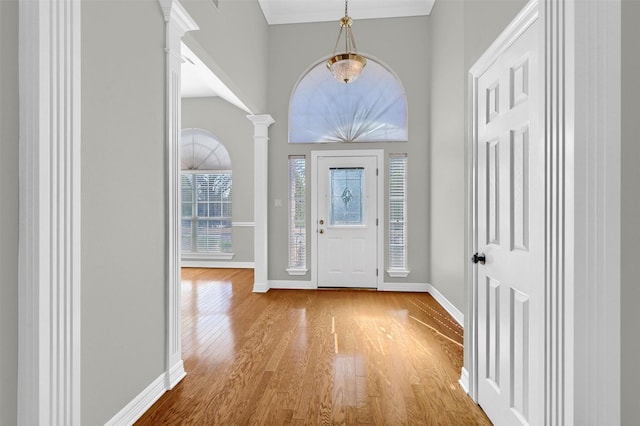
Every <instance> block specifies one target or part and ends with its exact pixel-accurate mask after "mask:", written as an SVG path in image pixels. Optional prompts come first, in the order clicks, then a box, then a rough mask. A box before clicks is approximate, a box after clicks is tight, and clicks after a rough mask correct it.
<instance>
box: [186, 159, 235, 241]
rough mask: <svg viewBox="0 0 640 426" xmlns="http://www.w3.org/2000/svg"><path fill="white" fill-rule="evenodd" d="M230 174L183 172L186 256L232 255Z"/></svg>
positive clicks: (225, 172)
mask: <svg viewBox="0 0 640 426" xmlns="http://www.w3.org/2000/svg"><path fill="white" fill-rule="evenodd" d="M231 189H232V177H231V172H230V171H220V172H215V173H190V172H183V173H182V251H183V253H210V254H221V253H231V249H232V235H231V232H232V228H231V202H232V201H231V198H232V197H231Z"/></svg>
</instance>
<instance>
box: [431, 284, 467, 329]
mask: <svg viewBox="0 0 640 426" xmlns="http://www.w3.org/2000/svg"><path fill="white" fill-rule="evenodd" d="M427 285H428V286H429V290H428V291H429V293H430V294H431V295H432V296H433V298H434V299H436V301H437V302H438V303H439V304H440V305H441V306H442V307H443V308H444V309H445V310H446V311H447V312H449V315H451V316H452V317H453V319H454V320H456V322H457V323H458V324H460V326H461V327H462V328H464V314H463V313H462V312H460V310H459V309H458V308H456V307H455V306H453V303H451V302H449V301H448V300H447V298H446V297H444V296H443V295H442V293H440V292H439V291H438V290H436V288H435V287H434V286H432V285H431V284H427Z"/></svg>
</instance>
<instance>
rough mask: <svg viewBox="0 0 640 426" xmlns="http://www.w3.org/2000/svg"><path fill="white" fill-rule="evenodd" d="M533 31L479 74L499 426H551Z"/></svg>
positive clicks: (481, 288)
mask: <svg viewBox="0 0 640 426" xmlns="http://www.w3.org/2000/svg"><path fill="white" fill-rule="evenodd" d="M527 25H528V27H527V28H526V29H525V30H524V31H519V32H517V33H516V34H515V35H514V36H513V39H512V40H511V41H509V42H508V45H507V47H506V48H505V50H504V51H503V52H502V53H501V54H499V55H498V56H497V59H496V60H495V61H493V62H490V63H489V65H488V67H487V68H486V69H485V70H484V72H481V73H480V74H479V77H478V78H477V86H476V90H477V91H476V102H477V103H476V104H475V108H474V109H475V111H476V112H477V115H475V123H476V126H477V137H476V138H475V139H474V142H475V143H477V146H476V152H477V171H476V173H477V174H476V182H477V199H476V200H477V249H478V252H479V253H478V255H477V257H476V256H474V259H473V260H474V262H477V268H476V269H475V272H476V273H477V279H476V283H477V293H476V294H477V312H478V322H477V325H478V328H477V334H478V341H477V342H478V365H477V371H478V377H477V380H478V403H479V404H480V405H481V406H482V408H483V409H484V410H485V412H486V413H487V415H488V416H489V418H490V419H491V420H492V421H493V422H494V424H496V425H498V426H500V425H509V426H512V425H520V424H522V425H528V424H534V425H537V424H543V420H542V417H541V416H542V415H543V407H544V406H543V401H544V398H543V394H544V390H543V383H544V381H543V377H544V361H543V360H544V346H543V337H544V303H543V302H544V301H543V298H544V229H545V228H544V211H545V207H544V206H545V198H544V145H543V139H542V137H543V135H542V134H541V132H540V128H541V127H540V117H539V115H540V113H539V101H538V100H539V94H538V91H539V86H538V81H539V71H538V47H537V46H538V37H539V35H538V34H539V33H538V23H537V17H536V19H533V20H531V21H530V22H529V23H528V24H527ZM480 61H482V59H481V60H480ZM480 61H479V62H480ZM472 70H473V69H472ZM472 73H473V71H472Z"/></svg>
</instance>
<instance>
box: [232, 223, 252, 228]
mask: <svg viewBox="0 0 640 426" xmlns="http://www.w3.org/2000/svg"><path fill="white" fill-rule="evenodd" d="M231 226H233V227H234V228H253V227H255V226H256V223H255V222H231Z"/></svg>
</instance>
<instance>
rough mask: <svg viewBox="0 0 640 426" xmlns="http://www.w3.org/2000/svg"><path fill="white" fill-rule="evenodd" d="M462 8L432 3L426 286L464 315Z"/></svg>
mask: <svg viewBox="0 0 640 426" xmlns="http://www.w3.org/2000/svg"><path fill="white" fill-rule="evenodd" d="M463 12H464V4H463V2H462V1H436V3H435V6H434V8H433V10H432V12H431V16H430V18H429V22H430V23H431V25H430V27H429V28H430V33H429V40H430V43H431V46H432V48H431V49H432V50H431V51H432V56H431V215H430V217H431V229H432V231H431V283H432V284H433V285H434V286H435V287H436V288H437V289H438V291H440V292H441V293H442V294H443V295H444V296H445V297H446V298H447V299H448V300H449V301H450V302H451V303H453V304H454V305H455V306H456V307H457V308H458V309H459V310H460V311H462V312H464V311H465V304H464V301H465V293H464V271H465V267H466V259H464V252H465V234H464V230H465V226H464V225H465V199H466V194H465V180H464V179H465V163H464V151H465V136H466V125H465V122H464V113H465V92H464V89H465V81H466V78H465V77H466V71H465V68H464V26H463V25H464V22H463Z"/></svg>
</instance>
